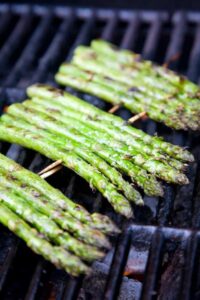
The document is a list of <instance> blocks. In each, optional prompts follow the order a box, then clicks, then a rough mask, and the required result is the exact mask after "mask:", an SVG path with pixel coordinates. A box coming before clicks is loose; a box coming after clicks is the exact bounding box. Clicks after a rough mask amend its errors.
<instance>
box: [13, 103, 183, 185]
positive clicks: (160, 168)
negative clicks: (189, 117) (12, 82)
mask: <svg viewBox="0 0 200 300" xmlns="http://www.w3.org/2000/svg"><path fill="white" fill-rule="evenodd" d="M23 105H25V106H26V107H27V110H24V109H23V106H21V105H20V106H19V109H20V112H19V110H18V109H17V111H16V110H15V108H16V106H12V107H10V110H8V113H10V112H11V113H12V109H14V111H13V116H15V114H18V116H21V117H23V116H24V117H25V118H26V120H27V121H30V119H32V118H34V119H35V121H36V122H39V120H38V118H40V117H41V119H42V120H43V121H44V120H47V122H46V123H45V124H46V125H47V127H46V128H48V129H50V130H52V131H53V132H55V133H56V134H59V133H61V135H65V133H66V134H67V132H68V128H70V129H73V128H75V129H77V130H78V132H77V131H76V130H75V132H76V133H77V134H79V133H80V134H83V136H84V137H85V138H87V137H89V139H88V138H87V140H85V144H86V145H88V146H89V145H90V147H91V148H92V150H93V149H94V151H95V149H96V148H97V149H99V150H98V151H99V154H100V153H101V147H102V146H100V144H102V145H104V146H103V149H105V151H106V147H105V145H108V146H109V149H108V151H109V153H110V155H111V151H116V152H117V153H119V155H120V154H121V159H123V158H124V156H126V155H128V156H129V160H130V161H132V162H133V163H134V164H136V165H139V166H141V167H142V168H144V169H146V170H147V171H148V172H150V173H153V174H155V175H156V176H157V177H159V178H161V179H163V180H166V181H168V182H175V183H180V184H183V183H187V179H186V178H185V177H184V176H182V174H180V172H178V171H177V170H176V169H174V168H173V167H170V166H169V165H168V164H166V163H164V162H162V160H160V161H159V160H158V157H156V158H154V157H152V156H150V155H147V154H146V153H142V151H139V149H138V150H137V149H135V148H133V147H132V148H131V147H127V146H126V145H124V144H122V143H119V142H116V141H115V140H114V139H111V138H110V136H109V135H106V134H105V133H101V132H99V131H94V130H90V128H89V127H87V126H84V124H83V125H82V124H81V122H80V121H76V120H75V119H73V118H70V117H67V118H66V117H65V116H62V114H60V113H57V112H55V111H54V114H53V117H52V112H48V110H47V109H46V108H44V109H42V107H41V106H40V105H39V104H38V105H36V104H35V103H33V102H32V101H25V102H24V103H23ZM21 110H22V111H21ZM32 113H33V115H32ZM29 117H30V119H29ZM49 117H51V120H52V126H51V123H50V122H49V121H48V118H49ZM35 124H36V123H35ZM40 124H41V121H40ZM65 125H67V129H66V126H65ZM44 126H45V125H44ZM49 126H50V127H49ZM70 132H73V130H72V131H70ZM67 137H68V136H67ZM107 148H108V147H107ZM113 148H114V149H113ZM113 156H114V155H113ZM163 160H164V159H163ZM177 167H178V164H177Z"/></svg>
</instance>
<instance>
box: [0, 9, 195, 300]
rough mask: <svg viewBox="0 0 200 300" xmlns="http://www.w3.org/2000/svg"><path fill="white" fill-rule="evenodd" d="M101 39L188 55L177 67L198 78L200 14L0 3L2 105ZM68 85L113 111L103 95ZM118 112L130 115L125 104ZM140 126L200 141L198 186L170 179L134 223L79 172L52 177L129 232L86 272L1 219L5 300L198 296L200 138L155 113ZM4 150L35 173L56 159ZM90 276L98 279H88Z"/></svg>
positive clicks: (146, 52) (0, 281)
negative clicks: (75, 271) (54, 258)
mask: <svg viewBox="0 0 200 300" xmlns="http://www.w3.org/2000/svg"><path fill="white" fill-rule="evenodd" d="M95 37H102V38H104V39H106V40H109V41H111V42H114V43H116V44H117V45H119V46H120V47H122V48H127V49H132V50H134V51H138V52H140V53H142V55H143V57H144V58H146V59H151V60H154V61H157V62H159V63H163V62H166V61H167V62H170V59H171V58H172V57H174V56H176V55H177V54H179V57H178V59H177V60H176V61H171V62H170V63H169V66H170V67H171V68H172V69H174V70H178V71H180V72H181V73H183V74H186V75H188V76H189V77H190V78H191V79H192V80H194V81H195V82H199V78H200V68H199V64H200V59H199V57H200V13H190V12H188V13H180V12H178V13H175V14H174V15H172V16H170V15H168V14H167V13H165V12H153V11H152V12H143V11H138V12H136V11H125V10H117V11H115V10H112V11H111V10H103V9H95V10H92V9H89V8H85V9H84V8H82V9H71V8H67V7H49V8H47V7H43V6H28V5H11V6H9V5H0V67H1V68H0V94H1V106H0V110H1V111H2V109H3V107H4V106H5V105H9V104H11V103H14V102H17V101H21V100H23V99H25V97H26V95H25V88H26V87H27V86H28V85H29V84H31V83H33V82H37V81H40V82H45V83H50V84H53V85H54V86H55V82H54V80H53V77H54V74H55V72H56V71H57V69H58V66H59V64H60V63H61V62H62V61H64V60H70V58H71V56H72V53H73V49H74V48H75V47H76V46H77V45H79V44H89V42H90V40H91V39H92V38H95ZM69 90H70V91H72V92H73V93H74V94H77V95H79V96H81V97H82V98H84V99H85V100H86V101H89V102H91V103H93V104H95V105H97V106H99V107H101V108H102V109H105V110H108V109H109V105H108V104H106V103H104V102H102V101H101V100H100V99H97V98H95V97H91V96H89V95H84V94H82V93H78V92H76V91H74V90H72V89H69ZM117 114H120V115H121V116H122V117H124V118H128V117H129V116H130V113H129V112H128V111H126V110H125V109H120V110H119V111H118V112H117ZM136 126H138V127H140V128H142V129H143V130H145V131H146V132H148V133H149V134H154V133H155V132H158V134H160V135H162V136H164V138H165V139H167V140H168V141H170V142H173V143H177V144H179V145H184V146H185V145H187V146H190V147H191V149H192V152H193V153H194V154H195V156H196V162H195V163H194V164H193V165H192V166H191V167H190V169H189V171H188V175H189V178H190V184H189V185H188V186H185V187H174V186H166V189H165V195H164V199H157V198H150V197H145V207H144V208H142V209H141V208H136V209H135V219H134V220H133V221H131V222H130V221H125V220H124V219H122V218H121V217H120V216H117V215H116V214H113V211H112V209H111V207H110V206H109V205H108V204H107V203H106V202H105V201H104V199H102V196H101V195H100V194H97V193H95V194H94V193H93V192H91V190H90V188H89V187H88V185H87V184H86V183H85V182H84V181H83V180H82V179H81V178H79V177H78V176H76V175H74V173H73V172H71V171H70V170H66V169H63V170H61V171H60V172H58V174H55V175H53V176H52V177H51V178H49V181H50V183H51V184H52V185H54V186H56V187H58V188H60V189H61V190H62V191H63V192H64V193H65V194H66V195H67V196H69V197H71V198H73V199H74V201H78V200H80V199H81V203H82V204H84V205H85V206H86V207H87V208H88V209H89V210H90V211H101V212H104V213H106V214H107V215H109V216H110V217H111V218H113V220H114V221H115V222H117V223H118V224H119V225H120V226H121V227H122V228H124V233H123V235H122V236H121V237H119V239H118V241H117V242H116V241H113V242H114V243H115V244H116V245H115V251H114V253H113V252H112V251H111V253H109V254H108V255H107V257H106V258H105V261H103V262H99V263H94V267H93V273H92V275H91V277H90V278H87V279H85V280H84V278H79V279H73V278H71V277H69V276H68V275H67V274H65V273H64V272H62V271H59V270H56V269H55V268H53V266H51V265H50V264H48V263H47V262H45V261H43V260H41V259H40V258H38V256H36V255H34V254H33V253H32V252H31V251H30V250H28V249H27V248H26V247H25V245H24V243H23V242H21V241H19V240H18V239H17V238H15V237H14V236H13V235H12V234H11V233H9V232H8V230H6V229H5V228H3V227H1V229H0V298H1V299H3V300H4V299H6V300H9V299H10V300H13V299H17V300H18V299H25V300H36V299H37V300H40V299H42V300H44V299H59V300H61V299H62V300H64V299H65V300H66V299H94V298H96V299H117V296H118V295H119V294H120V299H139V298H140V299H145V300H146V299H156V298H157V297H158V295H160V299H199V297H200V268H199V265H200V264H199V251H200V234H199V232H198V231H191V228H195V229H196V230H198V229H199V228H200V204H199V196H200V165H199V158H200V151H199V146H200V145H199V143H198V138H199V136H198V134H193V135H190V134H187V133H182V132H178V133H177V132H173V131H172V130H170V129H167V128H166V127H164V126H163V125H158V124H156V123H155V122H153V121H150V120H147V121H139V122H137V124H136ZM0 148H1V152H3V153H4V154H7V155H8V156H9V157H11V158H13V159H15V160H16V161H18V162H19V163H21V164H23V165H24V166H25V167H27V168H30V169H31V170H33V171H35V172H37V171H39V170H40V169H41V168H43V167H44V166H45V165H47V164H48V163H49V162H50V161H49V160H47V159H45V158H44V157H43V156H41V155H39V154H36V153H35V152H33V151H29V150H25V149H24V148H22V147H20V146H17V145H9V144H7V143H2V144H1V145H0ZM77 187H78V188H77ZM80 187H81V188H80ZM134 224H138V225H134ZM152 225H154V226H152ZM158 226H164V227H161V228H160V227H158ZM167 226H171V227H172V228H168V227H167ZM180 227H181V228H187V229H178V228H180ZM129 269H131V271H130V270H129ZM124 272H125V273H124ZM123 275H124V276H123ZM87 282H91V283H90V285H89V286H88V284H87ZM170 297H171V298H170Z"/></svg>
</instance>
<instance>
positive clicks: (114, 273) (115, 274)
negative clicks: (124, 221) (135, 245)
mask: <svg viewBox="0 0 200 300" xmlns="http://www.w3.org/2000/svg"><path fill="white" fill-rule="evenodd" d="M131 236H132V234H131V231H127V232H126V233H125V234H123V235H122V236H121V237H120V238H119V239H118V244H117V246H116V248H115V253H114V257H113V260H112V264H111V268H110V273H109V275H108V279H107V283H106V288H105V292H104V299H105V300H112V299H113V300H114V299H116V297H117V295H118V293H119V289H120V285H121V282H122V278H123V271H124V268H125V265H126V262H127V258H128V253H129V249H130V245H131Z"/></svg>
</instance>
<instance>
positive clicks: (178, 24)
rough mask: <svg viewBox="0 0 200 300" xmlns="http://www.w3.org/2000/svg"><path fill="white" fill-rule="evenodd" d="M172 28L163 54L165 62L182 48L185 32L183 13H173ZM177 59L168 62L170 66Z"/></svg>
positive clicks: (175, 62) (173, 65) (172, 65)
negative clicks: (164, 54)
mask: <svg viewBox="0 0 200 300" xmlns="http://www.w3.org/2000/svg"><path fill="white" fill-rule="evenodd" d="M174 19H175V20H174V28H173V31H172V34H171V39H170V42H169V45H168V49H167V52H166V56H165V62H169V61H170V59H172V58H173V57H174V56H176V55H180V54H181V52H182V49H183V41H184V35H185V32H186V26H187V25H186V24H187V23H186V16H185V14H184V13H180V14H178V15H175V17H174ZM177 63H178V59H175V61H172V62H170V63H169V67H170V68H172V67H173V68H175V67H176V66H177Z"/></svg>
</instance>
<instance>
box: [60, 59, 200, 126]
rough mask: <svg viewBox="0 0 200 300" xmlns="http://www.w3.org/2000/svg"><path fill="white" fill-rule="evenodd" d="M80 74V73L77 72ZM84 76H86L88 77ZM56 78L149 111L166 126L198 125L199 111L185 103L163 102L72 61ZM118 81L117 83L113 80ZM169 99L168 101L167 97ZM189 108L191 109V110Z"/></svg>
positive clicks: (98, 95)
mask: <svg viewBox="0 0 200 300" xmlns="http://www.w3.org/2000/svg"><path fill="white" fill-rule="evenodd" d="M78 74H79V75H78ZM87 76H88V79H87V78H84V77H87ZM55 78H56V80H57V82H58V83H59V84H62V85H69V86H71V87H73V88H76V89H79V90H81V91H84V92H87V93H91V94H92V95H94V96H97V97H100V98H102V99H104V100H105V101H108V102H109V103H112V104H114V105H115V104H119V105H123V106H124V107H126V108H127V109H129V110H130V111H131V112H133V113H139V112H142V111H146V112H147V114H148V116H149V117H150V118H152V119H154V120H156V121H159V122H164V123H165V124H166V125H167V126H169V127H172V128H175V129H187V128H191V129H193V130H196V129H198V128H199V124H198V121H199V115H200V114H199V112H196V111H192V110H189V109H187V110H186V111H184V107H183V105H182V104H181V103H180V105H178V106H177V103H175V102H174V101H170V104H171V105H170V104H166V103H163V104H162V103H161V101H159V100H156V98H154V99H153V98H152V96H151V97H150V96H149V95H148V94H145V93H143V92H142V91H140V90H139V89H138V88H128V89H127V92H125V90H126V89H125V87H124V86H123V84H121V86H120V83H119V82H116V83H115V82H114V81H113V80H110V79H107V78H106V77H102V76H100V75H95V74H91V73H89V74H88V73H87V72H86V71H83V70H80V69H78V68H77V67H75V66H73V65H68V66H67V65H65V74H63V73H57V74H56V76H55ZM114 83H115V84H114ZM152 100H153V101H152ZM167 102H168V103H169V101H167ZM188 110H189V111H188Z"/></svg>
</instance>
